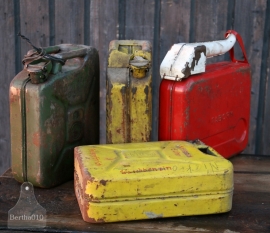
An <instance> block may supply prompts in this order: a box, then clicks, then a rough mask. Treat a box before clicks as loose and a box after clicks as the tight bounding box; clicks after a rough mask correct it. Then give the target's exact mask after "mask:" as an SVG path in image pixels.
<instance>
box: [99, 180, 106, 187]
mask: <svg viewBox="0 0 270 233" xmlns="http://www.w3.org/2000/svg"><path fill="white" fill-rule="evenodd" d="M99 183H101V184H102V185H103V186H106V183H107V180H100V181H99Z"/></svg>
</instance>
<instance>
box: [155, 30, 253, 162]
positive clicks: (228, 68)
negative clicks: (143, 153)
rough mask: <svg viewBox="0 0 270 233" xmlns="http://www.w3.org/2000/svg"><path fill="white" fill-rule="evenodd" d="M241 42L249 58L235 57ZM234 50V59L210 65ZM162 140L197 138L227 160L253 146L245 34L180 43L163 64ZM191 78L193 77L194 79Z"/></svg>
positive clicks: (160, 110)
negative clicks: (211, 59)
mask: <svg viewBox="0 0 270 233" xmlns="http://www.w3.org/2000/svg"><path fill="white" fill-rule="evenodd" d="M236 41H238V43H239V45H240V48H241V49H242V52H243V57H244V59H243V60H237V59H235V56H234V49H233V46H234V43H235V42H236ZM227 51H229V53H230V57H231V61H224V62H219V63H216V64H210V65H205V62H206V58H207V57H212V56H216V55H220V54H224V53H225V52H227ZM160 74H161V77H162V78H163V79H162V81H161V84H160V100H159V101H160V102H159V140H160V141H164V140H196V139H199V140H201V141H202V142H204V143H205V144H207V145H209V146H211V147H212V148H214V149H215V150H216V151H217V152H218V153H219V154H221V155H222V156H223V157H225V158H229V157H231V156H233V155H236V154H239V153H240V152H242V151H243V150H244V149H245V147H246V146H247V143H248V134H249V116H250V92H251V70H250V65H249V63H248V60H247V56H246V52H245V48H244V45H243V41H242V38H241V36H240V35H239V34H238V33H237V32H235V31H233V30H229V31H227V33H226V39H225V40H220V41H213V42H205V43H190V44H175V45H174V46H172V48H171V50H170V51H169V52H168V53H167V55H166V56H165V58H164V60H163V61H162V63H161V66H160ZM190 75H191V76H190Z"/></svg>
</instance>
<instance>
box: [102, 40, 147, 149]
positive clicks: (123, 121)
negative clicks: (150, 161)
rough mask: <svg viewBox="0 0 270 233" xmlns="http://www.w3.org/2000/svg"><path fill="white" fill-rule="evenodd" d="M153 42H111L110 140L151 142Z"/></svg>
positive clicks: (109, 68)
mask: <svg viewBox="0 0 270 233" xmlns="http://www.w3.org/2000/svg"><path fill="white" fill-rule="evenodd" d="M151 49H152V48H151V43H150V42H149V41H143V40H113V41H111V43H110V45H109V56H108V67H107V95H106V112H107V116H106V121H107V128H106V139H107V143H108V144H110V143H125V142H147V141H150V134H151V124H152V69H151V59H152V57H151Z"/></svg>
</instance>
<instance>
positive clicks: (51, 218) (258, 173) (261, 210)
mask: <svg viewBox="0 0 270 233" xmlns="http://www.w3.org/2000/svg"><path fill="white" fill-rule="evenodd" d="M231 162H232V163H233V165H234V195H233V206H232V210H231V211H230V212H228V213H224V214H215V215H203V216H190V217H175V218H164V219H153V220H142V221H129V222H119V223H103V224H90V223H87V222H84V221H83V220H82V217H81V213H80V210H79V206H78V203H77V200H76V197H75V194H74V188H73V181H69V182H67V183H65V184H63V185H60V186H58V187H55V188H52V189H40V188H35V189H34V192H35V197H36V199H37V201H38V202H39V204H40V205H41V206H42V207H44V208H45V209H46V211H47V213H46V214H47V215H46V219H47V222H46V227H45V228H40V229H36V231H42V232H44V231H48V232H80V231H82V232H187V233H189V232H192V233H194V232H218V233H236V232H241V233H242V232H243V233H249V232H256V233H261V232H270V156H256V155H238V156H236V157H234V158H232V159H231ZM20 187H21V184H19V183H18V182H17V181H16V180H14V179H13V178H12V175H11V172H10V170H8V171H7V172H5V173H4V174H3V175H2V176H1V177H0V230H2V231H4V232H9V231H10V232H12V231H13V230H10V229H9V228H8V227H7V219H8V211H9V210H10V209H11V208H12V207H14V206H15V205H16V203H17V201H18V198H19V195H20ZM29 230H31V229H29Z"/></svg>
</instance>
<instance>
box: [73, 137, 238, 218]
mask: <svg viewBox="0 0 270 233" xmlns="http://www.w3.org/2000/svg"><path fill="white" fill-rule="evenodd" d="M206 153H207V154H206ZM76 159H77V160H78V163H79V164H80V166H76V167H75V173H76V169H80V170H81V172H82V177H83V182H81V183H83V184H84V185H83V187H82V189H83V190H82V192H83V195H84V198H85V202H84V204H83V205H84V208H83V207H82V206H80V208H81V210H84V211H85V213H84V214H83V216H86V217H84V220H85V221H90V220H89V219H91V221H90V222H100V221H104V222H114V221H126V220H136V219H148V218H157V217H172V216H186V215H200V214H213V213H222V212H227V211H229V210H230V209H231V205H232V193H233V167H232V164H231V162H230V161H228V160H226V159H224V158H223V157H222V156H220V155H219V154H218V153H217V152H216V151H215V150H213V149H212V148H209V147H207V146H205V145H196V144H192V143H188V142H184V141H163V142H145V143H126V144H114V145H109V144H107V145H95V146H80V147H77V148H76V149H75V161H76ZM78 174H79V172H78ZM76 182H78V181H77V180H76V179H75V186H76ZM76 195H77V193H76ZM77 198H78V197H77ZM80 203H81V202H80ZM81 205H82V204H81Z"/></svg>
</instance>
